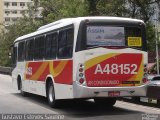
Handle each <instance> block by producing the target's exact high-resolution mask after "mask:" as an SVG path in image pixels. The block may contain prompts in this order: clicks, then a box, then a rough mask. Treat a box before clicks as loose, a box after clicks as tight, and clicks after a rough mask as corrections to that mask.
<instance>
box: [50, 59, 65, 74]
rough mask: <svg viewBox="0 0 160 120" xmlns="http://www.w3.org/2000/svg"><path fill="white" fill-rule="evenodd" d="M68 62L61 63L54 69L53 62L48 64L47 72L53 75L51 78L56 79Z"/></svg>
mask: <svg viewBox="0 0 160 120" xmlns="http://www.w3.org/2000/svg"><path fill="white" fill-rule="evenodd" d="M67 63H68V61H61V62H60V63H59V64H58V66H57V67H56V68H54V64H53V61H50V62H49V71H50V74H52V75H53V77H57V76H58V75H59V74H60V73H61V72H62V71H63V69H64V68H65V66H66V64H67Z"/></svg>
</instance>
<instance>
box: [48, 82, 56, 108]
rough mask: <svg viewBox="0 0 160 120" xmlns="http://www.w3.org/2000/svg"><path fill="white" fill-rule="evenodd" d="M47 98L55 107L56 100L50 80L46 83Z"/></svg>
mask: <svg viewBox="0 0 160 120" xmlns="http://www.w3.org/2000/svg"><path fill="white" fill-rule="evenodd" d="M47 99H48V103H49V105H50V106H51V107H52V108H57V106H58V101H57V100H56V99H55V91H54V86H53V83H52V81H50V82H49V83H48V89H47Z"/></svg>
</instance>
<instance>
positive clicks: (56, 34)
mask: <svg viewBox="0 0 160 120" xmlns="http://www.w3.org/2000/svg"><path fill="white" fill-rule="evenodd" d="M12 56H13V63H14V68H13V71H12V79H13V85H14V86H15V87H16V88H18V90H20V92H21V94H22V95H25V94H26V93H33V94H37V95H41V96H45V97H47V99H48V102H49V105H50V106H51V107H57V105H58V102H59V100H61V99H83V98H84V99H94V101H95V103H96V104H102V105H107V106H113V105H114V104H115V102H116V99H117V98H119V97H126V96H127V97H134V96H135V97H136V96H145V95H146V87H145V84H144V83H145V82H146V79H145V78H144V74H146V73H145V72H146V64H147V52H146V35H145V24H144V22H143V21H141V20H137V19H130V18H119V17H78V18H67V19H62V20H59V21H56V22H53V23H50V24H48V25H45V26H42V27H40V28H39V29H38V30H37V31H35V32H33V33H30V34H27V35H24V36H21V37H19V38H17V39H16V40H15V41H14V44H13V55H12Z"/></svg>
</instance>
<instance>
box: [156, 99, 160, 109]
mask: <svg viewBox="0 0 160 120" xmlns="http://www.w3.org/2000/svg"><path fill="white" fill-rule="evenodd" d="M157 107H159V108H160V99H157Z"/></svg>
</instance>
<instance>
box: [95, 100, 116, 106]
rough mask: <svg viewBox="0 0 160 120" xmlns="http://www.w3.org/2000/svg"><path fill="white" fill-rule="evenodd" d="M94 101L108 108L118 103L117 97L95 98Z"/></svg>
mask: <svg viewBox="0 0 160 120" xmlns="http://www.w3.org/2000/svg"><path fill="white" fill-rule="evenodd" d="M94 102H95V104H96V105H98V106H104V107H107V108H110V107H113V105H114V104H115V103H116V99H115V98H95V99H94Z"/></svg>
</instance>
